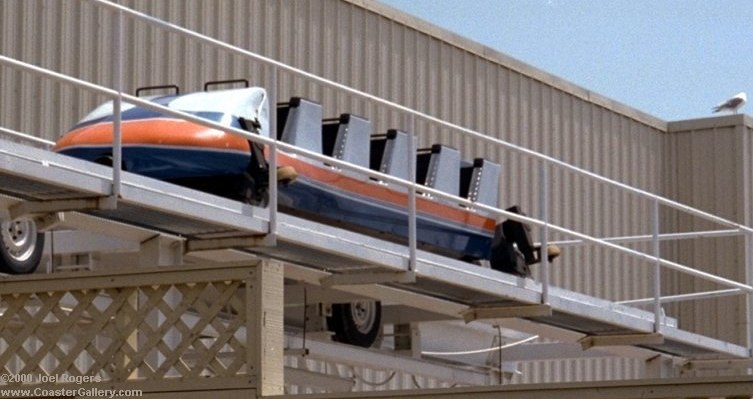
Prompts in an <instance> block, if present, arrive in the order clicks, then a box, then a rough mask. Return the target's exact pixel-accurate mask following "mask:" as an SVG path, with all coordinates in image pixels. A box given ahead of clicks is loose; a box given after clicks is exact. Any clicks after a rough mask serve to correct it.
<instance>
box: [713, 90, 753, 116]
mask: <svg viewBox="0 0 753 399" xmlns="http://www.w3.org/2000/svg"><path fill="white" fill-rule="evenodd" d="M746 101H748V96H747V95H745V92H740V93H737V95H736V96H734V97H732V98H730V99H729V100H727V101H724V102H723V103H720V104H719V105H717V106H716V107H714V109H713V111H714V112H719V111H732V112H733V113H737V110H738V109H740V107H742V106H743V104H745V102H746Z"/></svg>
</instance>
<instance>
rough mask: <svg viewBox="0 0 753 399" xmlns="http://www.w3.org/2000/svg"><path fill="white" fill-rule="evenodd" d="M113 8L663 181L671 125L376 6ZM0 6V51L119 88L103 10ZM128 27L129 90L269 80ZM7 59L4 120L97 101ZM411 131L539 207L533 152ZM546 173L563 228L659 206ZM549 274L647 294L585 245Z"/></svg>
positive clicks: (610, 223) (587, 286) (50, 114)
mask: <svg viewBox="0 0 753 399" xmlns="http://www.w3.org/2000/svg"><path fill="white" fill-rule="evenodd" d="M120 3H121V4H124V5H126V6H128V7H132V8H135V9H137V10H140V11H142V12H145V13H147V14H151V15H153V16H155V17H157V18H161V19H165V20H167V21H170V22H173V23H175V24H177V25H180V26H184V27H186V28H188V29H192V30H196V31H198V32H201V33H204V34H207V35H209V36H212V37H215V38H217V39H220V40H223V41H226V42H229V43H231V44H235V45H238V46H241V47H244V48H247V49H249V50H251V51H256V52H259V53H261V54H264V55H267V56H270V57H272V58H275V59H277V60H280V61H282V62H285V63H289V64H291V65H294V66H296V67H300V68H303V69H305V70H307V71H310V72H312V73H316V74H319V75H321V76H324V77H326V78H329V79H333V80H336V81H338V82H341V83H344V84H346V85H350V86H353V87H355V88H357V89H360V90H363V91H366V92H369V93H372V94H375V95H378V96H382V97H385V98H387V99H390V100H393V101H395V102H398V103H401V104H404V105H406V106H409V107H414V108H416V109H418V110H419V111H422V112H425V113H427V114H430V115H433V116H436V117H439V118H442V119H446V120H448V121H450V122H453V123H456V124H459V125H463V126H466V127H469V128H471V129H477V130H480V131H483V132H485V133H488V134H490V135H493V136H496V137H500V138H503V139H505V140H508V141H510V142H512V143H515V144H519V145H522V146H525V147H528V148H531V149H534V150H537V151H542V152H544V153H547V154H550V155H553V156H555V157H557V158H559V159H562V160H564V161H566V162H569V163H572V164H575V165H577V166H580V167H584V168H586V169H589V170H592V171H594V172H597V173H600V174H604V175H606V176H608V177H610V178H614V179H616V180H619V181H622V182H625V183H628V184H631V185H635V186H637V187H640V188H643V189H647V190H652V191H658V190H659V189H660V187H661V175H660V170H661V165H660V159H661V158H660V157H661V149H662V146H663V144H664V141H663V140H662V138H661V136H662V135H661V134H659V133H662V132H663V131H664V130H665V126H664V124H663V122H661V121H658V120H656V119H655V118H651V117H649V116H646V115H644V114H642V113H640V112H638V111H635V110H632V109H629V108H628V107H625V106H623V105H619V104H614V103H612V102H610V101H609V100H608V99H605V98H603V97H600V96H598V95H596V94H594V93H591V92H588V91H587V90H585V89H583V88H579V87H577V86H574V85H572V84H570V83H567V82H565V81H563V80H560V79H558V78H556V77H553V76H551V75H548V74H546V73H545V72H542V71H539V70H537V69H535V68H532V67H530V66H527V65H525V64H523V63H521V62H519V61H516V60H513V59H511V58H509V57H506V56H504V55H502V54H499V53H497V52H496V51H494V50H491V49H488V48H485V47H483V46H480V45H478V44H475V43H472V42H470V41H468V40H466V39H462V38H460V37H458V36H457V35H454V34H452V33H449V32H446V31H444V30H442V29H440V28H437V27H433V26H431V25H429V24H426V23H423V22H421V21H419V20H417V19H416V18H414V17H411V16H407V15H405V14H402V13H399V12H397V11H394V10H392V9H390V8H389V7H386V6H383V5H381V4H379V3H375V2H369V1H359V0H349V1H341V0H316V1H314V0H312V1H305V2H304V1H293V0H282V1H261V0H255V1H247V0H222V1H213V2H208V1H200V0H159V1H155V0H151V1H146V0H123V1H121V2H120ZM1 7H2V15H1V16H0V18H2V24H3V25H2V26H3V29H2V31H3V35H2V36H3V38H2V39H0V40H1V43H2V48H1V49H0V52H1V53H2V54H4V55H8V56H11V57H15V58H19V59H21V60H23V61H27V62H30V63H33V64H36V65H40V66H44V67H47V68H51V69H54V70H58V71H61V72H64V73H67V74H71V75H73V76H77V77H80V78H82V79H86V80H89V81H92V82H94V83H98V84H103V85H107V86H111V85H112V74H111V58H110V47H109V41H108V40H109V37H110V29H109V28H110V26H111V25H112V21H113V19H112V14H111V13H110V12H109V11H106V10H104V9H101V8H99V7H96V6H95V5H93V4H91V3H88V2H79V1H73V0H66V1H51V0H6V1H3V2H2V5H1ZM124 31H125V38H126V39H125V45H124V48H125V49H126V53H125V57H124V62H125V65H124V71H126V73H125V76H124V89H125V90H127V91H129V92H133V90H134V89H135V88H136V87H138V86H143V85H155V84H166V83H175V84H178V85H180V86H181V87H182V88H183V89H184V90H186V91H190V90H200V89H201V85H202V83H203V82H204V81H206V80H210V79H228V78H236V77H250V80H251V81H252V84H253V83H256V84H260V82H261V83H262V84H263V83H264V82H265V81H266V79H267V78H268V75H267V74H266V71H265V70H264V69H263V68H259V67H258V65H255V64H254V63H251V62H248V61H246V60H243V59H242V58H240V57H237V56H233V55H229V54H227V53H225V52H223V51H217V50H212V49H209V48H207V47H206V46H204V45H202V44H196V43H194V42H191V41H189V40H186V39H182V38H178V37H177V36H176V35H174V34H168V33H165V32H164V31H161V30H158V29H155V28H152V27H150V26H147V25H145V24H144V23H142V22H135V21H133V20H132V19H130V18H126V22H125V24H124ZM0 68H2V70H1V72H2V73H0V84H1V85H2V87H3V90H2V92H1V93H0V96H1V97H0V118H2V119H0V125H2V126H6V127H9V128H13V129H16V130H20V131H24V132H27V133H30V134H35V135H39V136H40V137H44V138H48V139H56V138H57V136H58V135H59V134H60V133H62V132H64V131H65V130H66V129H68V128H69V127H70V126H72V125H73V124H74V123H75V121H76V120H78V119H79V118H80V117H82V116H83V115H84V114H85V113H86V112H88V110H89V109H91V108H92V107H93V106H95V105H96V104H97V103H98V102H100V101H101V100H102V99H101V98H100V97H98V96H94V95H90V94H83V92H81V91H79V90H77V89H72V88H70V87H68V86H66V85H60V84H56V83H55V84H53V83H49V82H47V81H45V80H37V79H36V78H32V77H30V76H29V75H27V74H25V73H21V72H17V71H15V70H11V69H9V68H6V67H0ZM260 77H261V78H260ZM9 87H10V88H11V89H8V88H9ZM279 89H280V90H279V93H280V94H279V97H278V100H280V101H282V100H284V99H285V98H286V97H287V96H290V95H302V96H307V97H311V98H312V99H316V100H319V101H321V102H322V103H323V105H324V107H325V115H327V116H336V115H337V114H339V113H341V112H347V111H354V112H355V113H358V114H361V115H363V116H365V117H368V118H370V119H371V120H372V122H373V124H374V130H375V131H377V132H381V131H385V130H386V129H387V128H391V127H401V128H407V127H408V125H407V124H406V123H407V121H406V118H404V117H403V116H401V115H399V114H397V113H396V112H393V111H390V110H387V109H385V108H384V107H379V106H370V105H368V104H367V103H366V102H365V101H363V100H360V99H352V98H348V97H347V96H343V95H335V93H334V91H333V90H331V89H323V88H321V87H320V86H319V85H317V84H314V83H311V82H307V81H305V80H303V79H297V78H292V77H291V76H289V75H287V74H284V73H282V74H280V87H279ZM8 104H10V106H9V105H8ZM416 126H418V129H417V130H419V131H420V132H421V133H422V137H427V138H425V139H423V140H422V145H427V144H429V143H431V142H433V141H441V142H445V143H448V144H451V145H454V146H456V147H460V148H461V149H462V150H463V153H464V155H465V156H466V157H468V158H470V157H472V156H485V157H488V158H491V159H495V160H497V161H499V162H501V163H502V165H503V178H502V182H501V185H500V192H501V199H502V201H501V204H502V205H503V206H509V205H512V204H522V205H524V207H525V209H526V210H527V211H528V213H529V214H532V215H538V212H539V211H538V203H539V201H538V173H539V170H538V168H539V163H538V162H535V161H531V160H528V159H526V158H524V157H522V156H521V155H518V154H515V153H512V152H509V151H502V150H499V149H494V148H492V147H491V146H489V145H486V144H483V143H479V142H472V141H471V140H468V139H460V138H459V135H458V134H457V133H454V132H451V131H450V130H449V129H447V128H441V127H437V126H434V125H433V124H431V123H424V122H421V121H417V122H416ZM550 177H551V185H550V192H551V198H550V201H549V211H550V215H551V219H552V221H553V222H554V223H557V224H561V225H564V226H565V227H569V228H573V229H575V230H581V231H585V232H586V233H589V234H594V235H604V234H609V235H614V234H648V233H649V232H650V222H649V219H648V215H649V210H650V207H649V206H648V205H647V204H646V203H645V202H644V201H640V200H636V199H635V197H634V196H629V195H625V194H622V193H620V192H618V191H617V190H615V189H613V188H608V187H606V186H604V185H602V184H597V183H593V182H588V181H586V180H584V179H583V178H580V177H576V176H573V175H572V174H571V173H567V172H562V171H557V170H555V169H551V170H550ZM636 221H638V222H637V223H635V222H636ZM628 222H630V223H628ZM535 233H536V234H538V233H537V232H535ZM557 238H564V237H559V236H558V237H557ZM552 270H553V271H552V276H553V281H554V283H555V284H557V285H560V286H563V287H565V288H570V289H574V290H578V291H581V292H585V293H589V294H593V295H597V296H602V297H605V298H610V299H630V298H636V297H645V296H647V295H649V294H650V291H649V289H650V288H649V287H650V286H651V285H650V283H649V280H648V279H647V276H649V275H650V274H648V272H647V270H648V266H647V265H645V264H642V263H638V262H635V261H633V260H631V259H628V258H626V257H624V256H617V255H615V254H613V253H611V252H608V251H604V250H597V249H594V248H592V247H581V248H574V249H568V250H567V251H566V252H565V254H564V255H563V256H562V259H561V260H558V261H557V263H556V264H555V265H553V269H552ZM628 278H630V280H628ZM628 281H629V282H628ZM560 364H561V363H557V364H555V365H553V366H551V368H550V369H547V370H548V371H547V372H548V373H549V372H551V373H555V371H556V373H564V372H565V371H566V369H567V366H561V365H560ZM594 365H595V366H594V367H597V366H598V363H594ZM556 373H555V374H556ZM552 375H554V374H552ZM557 378H559V377H551V379H557ZM547 379H550V377H549V376H540V380H547Z"/></svg>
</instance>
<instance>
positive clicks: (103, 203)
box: [8, 197, 108, 219]
mask: <svg viewBox="0 0 753 399" xmlns="http://www.w3.org/2000/svg"><path fill="white" fill-rule="evenodd" d="M107 198H108V197H92V198H79V199H67V200H50V201H22V202H19V203H17V204H14V205H11V206H10V207H8V215H9V216H10V218H11V219H17V218H19V217H22V216H36V215H45V214H50V213H57V212H66V211H85V210H94V209H104V208H106V207H107V205H108V202H107Z"/></svg>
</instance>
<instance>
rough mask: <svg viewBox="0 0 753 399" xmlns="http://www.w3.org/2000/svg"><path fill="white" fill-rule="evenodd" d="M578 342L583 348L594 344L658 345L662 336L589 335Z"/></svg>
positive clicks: (647, 334) (661, 342) (650, 334)
mask: <svg viewBox="0 0 753 399" xmlns="http://www.w3.org/2000/svg"><path fill="white" fill-rule="evenodd" d="M578 342H579V343H580V345H581V347H582V348H583V350H587V349H589V348H592V347H595V346H618V345H660V344H663V343H664V336H663V335H661V334H659V333H646V334H620V335H589V336H587V337H583V338H581V339H580V340H579V341H578Z"/></svg>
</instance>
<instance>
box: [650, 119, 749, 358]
mask: <svg viewBox="0 0 753 399" xmlns="http://www.w3.org/2000/svg"><path fill="white" fill-rule="evenodd" d="M751 135H753V128H751V123H750V120H749V119H745V118H744V117H743V116H742V115H738V116H730V117H726V118H714V119H702V120H696V121H687V122H681V123H675V124H671V125H670V134H668V135H666V137H665V139H666V140H667V144H666V146H665V148H666V149H667V150H666V153H665V162H666V165H667V168H666V169H667V170H666V172H665V174H666V175H667V185H666V188H667V193H666V195H668V196H670V197H672V198H676V199H677V200H679V201H682V202H685V203H688V204H691V205H693V206H695V207H698V208H700V209H702V210H705V211H708V212H711V213H715V214H718V215H720V216H722V217H725V218H727V219H730V220H733V221H737V222H739V223H745V222H749V220H746V219H747V218H749V217H750V204H749V203H746V198H750V189H751V183H753V182H752V181H751V180H750V172H749V170H750V169H749V168H750V167H751V165H750V157H751V154H753V148H751V144H750V143H751ZM670 176H671V178H670ZM663 221H664V222H665V223H667V225H668V227H671V228H674V229H675V230H676V231H698V230H710V229H720V228H724V227H723V226H719V225H716V224H714V223H710V222H707V221H705V220H701V219H699V218H693V217H689V216H687V215H678V214H677V212H666V215H665V216H664V220H663ZM662 250H663V251H666V252H667V255H668V256H670V257H672V258H674V259H677V260H678V261H680V262H681V263H685V264H688V265H691V266H694V267H696V268H698V269H700V270H703V271H706V272H709V273H712V274H716V275H720V276H723V277H726V278H730V279H733V280H736V281H740V282H745V281H746V280H745V278H746V276H745V263H744V262H745V252H744V242H743V239H742V237H725V238H716V239H703V240H686V241H681V242H676V243H668V244H666V245H663V246H662ZM662 276H663V284H662V290H663V291H664V293H665V294H677V293H688V292H700V291H711V290H717V289H721V288H727V287H720V286H719V285H717V284H714V283H710V282H706V281H704V280H700V279H698V278H692V277H688V276H687V275H680V274H678V273H675V272H670V271H665V272H664V273H663V274H662ZM746 308H747V306H746V300H745V297H744V296H732V297H724V298H717V299H706V300H699V301H687V302H682V303H678V304H673V305H671V306H666V310H667V311H668V314H670V315H671V316H674V317H678V318H679V319H680V323H681V324H680V325H681V326H682V327H683V328H686V329H688V330H690V331H694V332H699V333H702V334H706V335H709V336H713V337H717V338H720V339H723V340H726V341H730V342H735V343H738V344H742V345H746V342H747V341H746V340H747V337H746V324H745V323H746V322H747V320H748V318H749V317H750V315H749V314H748V312H747V310H746ZM732 326H737V327H736V328H731V327H732Z"/></svg>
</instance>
